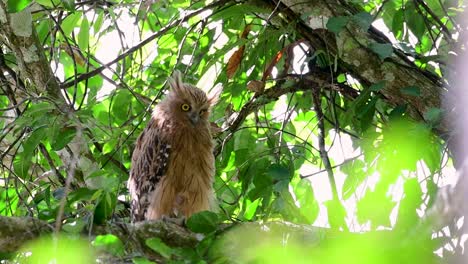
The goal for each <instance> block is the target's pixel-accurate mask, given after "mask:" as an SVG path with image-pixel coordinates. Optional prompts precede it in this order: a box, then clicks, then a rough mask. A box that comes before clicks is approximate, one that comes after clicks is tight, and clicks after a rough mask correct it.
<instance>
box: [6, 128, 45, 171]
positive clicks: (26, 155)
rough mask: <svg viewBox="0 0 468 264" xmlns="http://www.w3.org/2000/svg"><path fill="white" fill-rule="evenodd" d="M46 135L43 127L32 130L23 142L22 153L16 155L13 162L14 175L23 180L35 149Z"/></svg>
mask: <svg viewBox="0 0 468 264" xmlns="http://www.w3.org/2000/svg"><path fill="white" fill-rule="evenodd" d="M46 135H47V130H46V129H45V127H41V128H38V129H36V130H34V131H33V132H32V133H31V135H30V136H29V138H28V139H27V140H26V141H24V142H23V151H22V152H21V153H20V154H19V155H17V156H16V157H15V159H14V161H13V168H14V171H15V173H16V174H18V176H20V177H21V178H23V179H25V178H26V177H27V175H28V172H29V167H31V163H32V161H31V159H32V157H33V155H34V153H35V149H36V148H37V146H38V145H39V143H40V142H41V140H42V139H44V138H45V137H46Z"/></svg>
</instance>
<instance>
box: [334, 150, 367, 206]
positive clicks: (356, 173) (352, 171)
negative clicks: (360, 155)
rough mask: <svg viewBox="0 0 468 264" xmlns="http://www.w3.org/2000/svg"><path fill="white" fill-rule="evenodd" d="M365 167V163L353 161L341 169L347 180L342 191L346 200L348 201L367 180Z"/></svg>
mask: <svg viewBox="0 0 468 264" xmlns="http://www.w3.org/2000/svg"><path fill="white" fill-rule="evenodd" d="M364 166H365V164H364V161H362V160H358V159H353V160H350V161H347V162H346V163H344V164H343V165H342V166H341V167H340V170H341V171H342V172H343V173H344V174H346V179H345V181H344V183H343V189H342V196H343V199H344V200H347V199H348V198H349V197H351V195H352V194H354V192H355V191H356V188H357V187H358V186H359V184H361V183H362V181H363V180H364V179H366V178H367V174H366V173H365V172H366V171H365V169H364Z"/></svg>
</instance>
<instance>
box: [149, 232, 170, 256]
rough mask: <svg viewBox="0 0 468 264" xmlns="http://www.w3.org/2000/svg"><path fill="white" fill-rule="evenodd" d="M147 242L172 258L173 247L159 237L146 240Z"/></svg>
mask: <svg viewBox="0 0 468 264" xmlns="http://www.w3.org/2000/svg"><path fill="white" fill-rule="evenodd" d="M145 244H146V245H147V246H148V247H149V248H151V249H152V250H154V251H155V252H156V253H158V254H159V255H161V256H162V257H164V258H166V259H170V258H171V256H172V253H173V249H172V248H171V247H169V246H168V245H166V244H165V243H164V242H163V241H162V240H161V239H160V238H159V237H153V238H149V239H147V240H146V241H145Z"/></svg>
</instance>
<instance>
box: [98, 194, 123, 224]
mask: <svg viewBox="0 0 468 264" xmlns="http://www.w3.org/2000/svg"><path fill="white" fill-rule="evenodd" d="M100 198H101V199H100V201H99V203H98V204H97V206H96V208H95V210H94V223H96V224H103V223H104V222H105V221H106V220H107V219H109V218H110V217H111V216H112V213H113V212H114V208H115V204H116V200H117V197H116V195H115V193H110V192H104V193H103V195H102V196H101V197H100Z"/></svg>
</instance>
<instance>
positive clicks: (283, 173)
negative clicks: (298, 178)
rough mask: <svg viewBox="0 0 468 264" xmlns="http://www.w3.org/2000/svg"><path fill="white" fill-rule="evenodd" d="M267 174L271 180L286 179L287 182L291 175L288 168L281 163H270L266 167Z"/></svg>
mask: <svg viewBox="0 0 468 264" xmlns="http://www.w3.org/2000/svg"><path fill="white" fill-rule="evenodd" d="M268 175H270V177H271V178H272V179H273V181H282V180H287V181H288V182H289V180H290V179H291V176H292V175H291V173H290V171H289V169H288V168H286V167H285V166H283V165H281V164H272V165H271V166H270V168H268Z"/></svg>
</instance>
